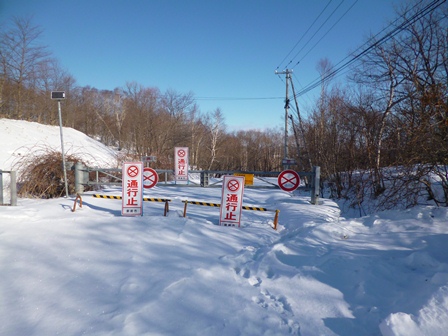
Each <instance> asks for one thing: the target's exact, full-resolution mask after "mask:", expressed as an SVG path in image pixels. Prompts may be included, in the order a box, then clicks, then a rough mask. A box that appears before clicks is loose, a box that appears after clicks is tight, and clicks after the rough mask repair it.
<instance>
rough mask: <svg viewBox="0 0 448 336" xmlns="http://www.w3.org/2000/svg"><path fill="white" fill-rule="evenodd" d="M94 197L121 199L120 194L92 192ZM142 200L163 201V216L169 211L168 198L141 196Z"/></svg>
mask: <svg viewBox="0 0 448 336" xmlns="http://www.w3.org/2000/svg"><path fill="white" fill-rule="evenodd" d="M92 196H93V197H95V198H107V199H116V200H121V199H122V197H121V196H111V195H100V194H93V195H92ZM143 201H144V202H164V203H165V212H164V214H163V215H164V216H166V213H167V212H169V211H170V209H169V202H171V200H170V199H168V198H153V197H143Z"/></svg>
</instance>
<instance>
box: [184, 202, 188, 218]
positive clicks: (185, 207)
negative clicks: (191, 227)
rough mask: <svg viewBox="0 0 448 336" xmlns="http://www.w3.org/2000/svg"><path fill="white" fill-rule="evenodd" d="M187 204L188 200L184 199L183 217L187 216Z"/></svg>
mask: <svg viewBox="0 0 448 336" xmlns="http://www.w3.org/2000/svg"><path fill="white" fill-rule="evenodd" d="M187 204H188V201H185V205H184V217H187Z"/></svg>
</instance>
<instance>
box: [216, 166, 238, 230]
mask: <svg viewBox="0 0 448 336" xmlns="http://www.w3.org/2000/svg"><path fill="white" fill-rule="evenodd" d="M243 194H244V176H230V175H226V176H224V177H223V180H222V196H221V208H220V215H219V225H224V226H235V225H236V224H238V226H240V223H241V210H242V209H243Z"/></svg>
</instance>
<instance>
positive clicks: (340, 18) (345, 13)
mask: <svg viewBox="0 0 448 336" xmlns="http://www.w3.org/2000/svg"><path fill="white" fill-rule="evenodd" d="M358 1H359V0H356V1H355V2H354V3H353V4H352V5H351V6H350V7H349V8H348V9H347V10H346V11H345V12H344V14H342V16H341V17H339V19H338V20H337V21H336V22H335V23H334V24H333V25H332V26H331V27H330V29H328V30H327V31H326V33H325V34H324V35H323V36H322V37H321V38H320V39H319V40H318V41H317V42H316V43H315V44H314V45H313V46H312V47H311V49H310V50H308V52H307V53H306V54H305V55H303V56H302V58H301V59H300V60H299V61H297V63H296V65H297V64H299V63H300V62H302V61H303V59H304V58H305V57H306V56H308V54H309V53H310V52H311V51H312V50H313V49H314V48H315V47H316V46H317V45H318V44H319V43H320V41H322V40H323V38H324V37H325V36H327V34H328V33H329V32H330V31H331V30H332V29H333V28H334V26H336V25H337V24H338V23H339V21H341V20H342V18H343V17H344V16H345V15H347V13H348V12H349V11H350V10H351V9H352V8H353V6H355V5H356V3H357V2H358ZM296 65H294V66H293V68H294V67H295V66H296Z"/></svg>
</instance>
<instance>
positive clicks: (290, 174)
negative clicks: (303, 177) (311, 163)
mask: <svg viewBox="0 0 448 336" xmlns="http://www.w3.org/2000/svg"><path fill="white" fill-rule="evenodd" d="M299 185H300V176H299V174H297V172H296V171H294V170H291V169H287V170H284V171H282V172H281V173H280V174H279V175H278V186H279V187H280V188H281V189H282V190H284V191H288V192H291V191H294V190H296V189H297V188H298V187H299Z"/></svg>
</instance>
